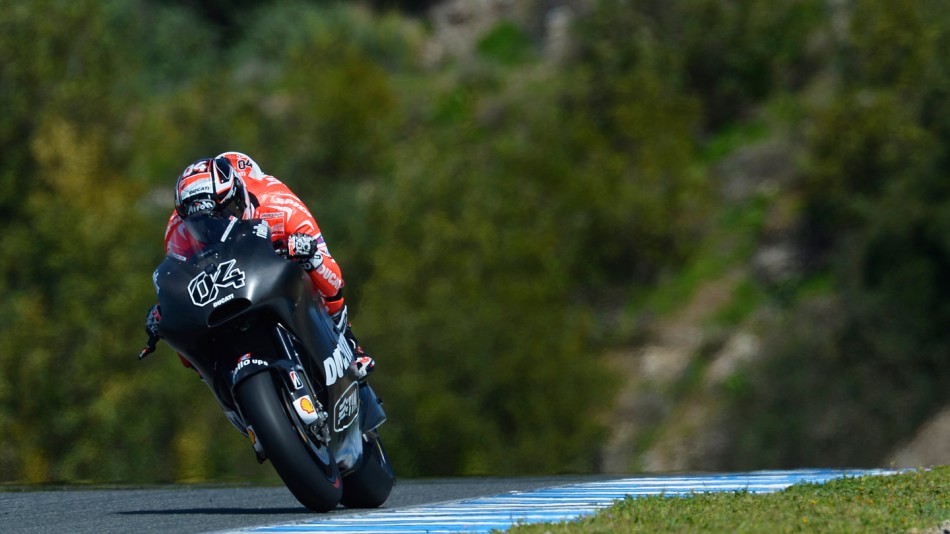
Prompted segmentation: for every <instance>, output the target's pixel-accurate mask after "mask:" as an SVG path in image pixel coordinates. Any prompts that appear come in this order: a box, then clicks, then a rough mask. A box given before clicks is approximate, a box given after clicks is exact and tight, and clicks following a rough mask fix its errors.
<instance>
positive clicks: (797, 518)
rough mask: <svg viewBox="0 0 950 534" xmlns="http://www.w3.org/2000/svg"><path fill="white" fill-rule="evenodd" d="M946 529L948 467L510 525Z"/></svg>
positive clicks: (532, 528) (636, 502)
mask: <svg viewBox="0 0 950 534" xmlns="http://www.w3.org/2000/svg"><path fill="white" fill-rule="evenodd" d="M944 529H950V466H944V467H938V468H934V469H929V470H916V471H909V472H906V473H902V474H898V475H888V476H865V477H857V478H854V477H849V478H841V479H836V480H832V481H830V482H827V483H825V484H796V485H794V486H791V487H789V488H787V489H785V490H783V491H778V492H775V493H766V494H762V493H759V494H754V493H749V492H746V491H739V492H721V493H702V494H695V495H692V496H690V497H685V498H679V497H664V496H652V497H639V498H632V497H628V498H626V499H624V500H623V501H619V502H618V503H617V504H615V505H614V506H612V507H610V508H605V509H603V510H600V511H599V512H598V513H596V514H594V515H592V516H589V517H586V518H583V519H580V520H578V521H572V522H564V523H544V524H542V523H539V524H534V525H518V526H516V527H514V528H512V529H511V530H509V532H513V533H516V534H531V533H551V534H556V533H574V532H582V533H585V534H586V533H591V532H611V533H613V532H770V533H771V532H918V533H924V532H927V533H930V532H933V533H942V532H945V530H944Z"/></svg>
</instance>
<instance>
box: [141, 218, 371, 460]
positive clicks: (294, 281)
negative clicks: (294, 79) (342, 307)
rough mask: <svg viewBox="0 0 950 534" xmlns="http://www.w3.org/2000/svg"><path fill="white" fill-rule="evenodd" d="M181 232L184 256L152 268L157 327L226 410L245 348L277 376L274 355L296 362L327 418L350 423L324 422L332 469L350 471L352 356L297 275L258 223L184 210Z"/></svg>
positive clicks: (354, 402)
mask: <svg viewBox="0 0 950 534" xmlns="http://www.w3.org/2000/svg"><path fill="white" fill-rule="evenodd" d="M183 232H184V234H185V238H186V242H187V243H188V246H187V247H185V252H184V254H181V255H179V254H169V255H168V256H167V257H166V258H165V260H164V261H163V262H162V263H161V264H160V265H159V266H158V268H157V269H156V270H155V273H154V281H155V285H156V290H157V292H158V299H159V304H160V305H161V307H162V321H161V323H160V325H159V334H160V335H161V336H162V338H163V339H164V340H165V341H166V342H167V343H168V344H169V345H170V346H171V347H172V348H174V349H175V350H176V351H178V352H179V354H181V355H182V356H183V357H184V358H186V359H187V360H188V361H189V362H190V363H191V364H192V365H193V366H194V367H195V368H196V369H197V370H198V372H199V373H200V374H201V376H202V377H203V378H205V380H206V381H208V382H209V384H210V385H212V390H213V391H214V392H215V394H216V395H217V396H218V398H219V400H220V402H221V403H222V404H223V405H224V406H226V407H228V408H230V409H236V408H237V403H236V402H235V393H234V391H235V390H236V383H235V382H234V379H235V377H236V375H235V374H234V371H235V368H236V367H237V366H238V362H239V360H240V358H241V357H242V356H244V355H245V354H250V355H251V357H252V358H253V359H257V360H259V361H261V362H267V364H268V365H266V366H265V365H258V366H256V367H257V369H255V370H256V371H258V372H260V371H262V370H264V369H267V368H269V369H268V370H269V371H270V372H272V373H275V374H280V375H286V373H281V372H279V371H278V369H279V367H282V366H279V365H276V362H280V361H283V362H286V363H288V364H289V363H290V362H293V363H295V364H299V365H300V366H301V367H302V368H303V371H304V373H305V374H306V375H307V376H308V377H309V378H310V382H311V385H312V387H313V390H314V391H313V393H314V394H316V395H317V397H316V398H315V400H319V401H320V403H321V404H322V406H323V409H324V410H326V411H327V412H328V416H329V417H330V418H338V419H339V418H342V419H340V420H343V421H344V422H349V423H351V424H348V425H346V426H343V427H342V428H339V427H336V428H333V429H332V431H333V436H332V440H331V443H332V449H333V453H334V456H335V458H336V460H337V463H338V465H339V467H340V470H341V471H343V472H345V471H346V470H349V469H352V468H353V467H354V466H356V465H357V464H358V462H359V459H360V455H361V454H362V443H361V435H362V432H361V428H360V426H361V425H360V424H352V423H353V422H354V421H358V422H359V423H362V422H363V420H364V418H363V417H362V414H361V413H359V408H360V404H363V403H361V402H359V399H358V395H357V393H356V391H357V390H358V389H359V388H352V390H351V388H350V386H351V385H353V384H355V380H354V377H353V376H352V373H350V372H349V368H350V364H351V363H352V361H353V355H352V352H351V351H350V350H349V346H348V344H347V343H346V342H345V341H343V340H342V336H341V334H340V333H339V332H337V331H336V329H335V328H334V326H333V323H332V321H331V319H330V318H329V316H328V314H327V313H326V311H325V310H323V308H322V307H321V306H320V304H319V301H318V297H317V295H316V294H315V293H314V289H313V286H312V283H311V282H310V280H309V277H308V275H307V274H306V272H305V271H304V270H303V269H302V268H301V267H300V266H299V265H298V264H297V263H295V262H292V261H288V260H286V259H285V258H283V257H281V256H279V255H277V254H276V253H275V252H274V248H273V245H272V242H271V238H270V233H269V227H268V226H267V223H266V222H264V221H262V220H254V219H252V220H240V219H235V218H231V219H218V218H213V217H204V216H192V217H189V218H188V219H186V221H185V224H184V230H183ZM328 373H332V374H328ZM251 374H257V373H256V372H255V373H251ZM248 376H250V374H249V375H248ZM240 380H244V378H240V379H239V381H240ZM282 380H284V381H285V382H286V380H287V378H286V376H284V377H283V378H282ZM354 407H355V408H354ZM376 419H377V420H378V417H377V418H376Z"/></svg>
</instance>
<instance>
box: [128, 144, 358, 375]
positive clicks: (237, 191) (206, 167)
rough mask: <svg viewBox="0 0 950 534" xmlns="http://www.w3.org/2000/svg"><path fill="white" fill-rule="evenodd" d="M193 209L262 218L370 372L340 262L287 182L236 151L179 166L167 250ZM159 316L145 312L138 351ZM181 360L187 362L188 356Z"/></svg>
mask: <svg viewBox="0 0 950 534" xmlns="http://www.w3.org/2000/svg"><path fill="white" fill-rule="evenodd" d="M197 213H202V214H211V215H215V216H222V217H238V218H242V219H262V220H263V221H264V222H266V223H267V225H268V226H269V227H270V231H271V240H272V241H273V244H274V248H275V250H277V251H278V252H279V253H281V254H282V255H284V256H285V257H287V258H288V259H291V260H293V261H296V262H298V263H299V264H300V265H301V267H303V268H304V270H305V271H306V272H307V275H308V276H309V278H310V281H311V283H312V284H313V287H314V289H315V290H316V292H317V293H318V294H319V296H320V297H321V298H322V301H323V305H324V307H325V308H326V310H327V312H328V313H329V314H330V316H331V318H332V319H333V323H334V325H335V326H336V328H337V330H338V331H339V332H341V333H343V336H344V339H346V341H347V343H348V344H349V345H350V348H351V349H352V351H353V355H354V358H355V364H356V369H357V374H358V376H359V378H361V379H362V378H365V377H366V375H368V374H369V373H370V372H372V370H373V368H374V367H375V361H374V360H373V358H372V357H370V356H369V355H368V354H367V353H366V352H365V351H364V350H363V348H362V347H361V346H360V344H359V342H358V341H357V339H356V336H354V335H353V331H352V325H351V324H350V322H349V319H348V310H347V305H346V302H345V300H344V298H343V286H344V280H343V275H342V272H341V270H340V266H339V264H338V263H337V262H336V260H335V259H334V258H333V257H332V256H331V255H330V250H329V248H328V247H327V244H326V241H325V240H324V238H323V234H322V232H321V231H320V228H319V226H318V225H317V221H316V220H315V219H314V217H313V215H312V214H311V213H310V210H309V209H307V207H306V205H305V204H304V203H303V201H302V200H300V198H299V197H298V196H297V195H296V194H294V193H293V192H292V191H291V190H290V188H289V187H287V186H286V185H285V184H284V183H283V182H281V181H280V180H278V179H277V178H275V177H274V176H271V175H268V174H265V173H264V172H263V171H262V170H261V168H260V166H258V164H257V163H256V162H255V161H254V160H252V159H251V158H250V157H248V156H247V155H245V154H243V153H240V152H224V153H222V154H219V155H217V156H215V157H214V158H204V159H199V160H197V161H195V162H194V163H192V164H191V165H188V166H187V167H186V168H185V169H184V171H182V173H181V175H179V177H178V180H177V183H176V185H175V210H174V211H173V212H172V214H171V216H170V217H169V219H168V226H167V228H166V230H165V251H166V253H168V254H172V255H178V256H182V255H184V253H185V251H186V250H187V248H186V247H187V242H186V240H187V236H186V235H185V228H184V220H185V219H187V218H188V217H189V216H192V215H195V214H197ZM160 321H161V309H160V308H159V306H158V305H157V304H156V305H153V306H152V308H151V309H150V310H149V312H148V315H147V316H146V322H145V323H146V324H145V329H146V332H147V333H148V335H149V342H148V346H147V347H146V348H145V349H144V350H143V351H142V355H140V357H143V356H144V355H146V354H148V353H149V352H152V351H153V350H154V347H155V343H156V342H157V341H158V339H159V336H158V324H159V322H160ZM182 362H183V363H184V364H185V365H187V366H190V365H189V364H188V363H187V360H184V359H182Z"/></svg>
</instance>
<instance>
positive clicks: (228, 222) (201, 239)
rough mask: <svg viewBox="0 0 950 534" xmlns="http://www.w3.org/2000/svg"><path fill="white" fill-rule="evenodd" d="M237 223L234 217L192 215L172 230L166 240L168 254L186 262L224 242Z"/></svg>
mask: <svg viewBox="0 0 950 534" xmlns="http://www.w3.org/2000/svg"><path fill="white" fill-rule="evenodd" d="M238 221H239V219H237V218H236V217H228V218H226V219H225V218H221V217H210V216H207V215H192V216H191V217H188V218H187V219H185V220H184V221H183V222H182V224H180V225H179V226H178V227H177V228H175V229H173V230H172V235H171V236H169V239H168V254H169V255H171V256H176V257H178V258H181V259H186V260H187V259H189V258H191V257H192V256H194V255H195V254H197V253H198V252H201V251H202V250H205V249H207V248H208V247H211V246H213V245H215V244H220V243H222V242H224V240H225V239H226V238H227V236H228V235H229V234H230V233H231V232H232V231H233V230H234V227H235V225H237V223H238Z"/></svg>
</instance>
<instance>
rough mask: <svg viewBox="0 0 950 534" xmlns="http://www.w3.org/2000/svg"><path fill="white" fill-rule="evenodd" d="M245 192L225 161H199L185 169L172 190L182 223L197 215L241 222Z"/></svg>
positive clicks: (246, 205) (239, 179) (246, 202)
mask: <svg viewBox="0 0 950 534" xmlns="http://www.w3.org/2000/svg"><path fill="white" fill-rule="evenodd" d="M248 204H249V202H248V195H247V188H245V186H244V182H243V181H242V180H241V177H240V176H239V175H238V173H237V171H236V170H235V169H234V167H232V166H231V162H229V161H228V160H227V158H213V159H211V158H209V159H199V160H198V161H196V162H194V163H192V164H191V165H189V166H187V167H185V170H184V171H182V173H181V175H180V176H179V177H178V183H177V184H176V186H175V211H177V212H178V215H179V216H180V217H181V218H182V219H186V218H188V217H189V216H191V215H194V214H196V213H205V214H209V215H223V216H228V215H233V216H235V217H238V218H244V216H245V212H246V210H247V208H248Z"/></svg>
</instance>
